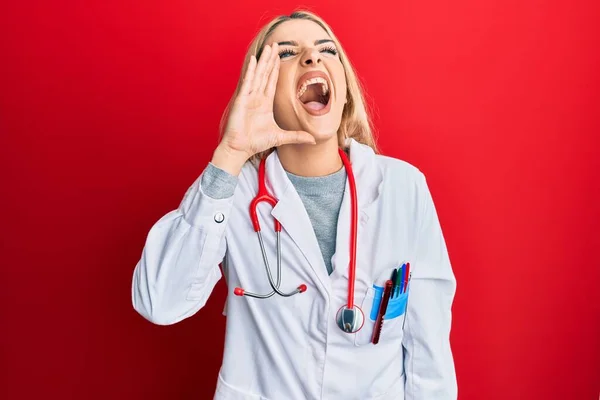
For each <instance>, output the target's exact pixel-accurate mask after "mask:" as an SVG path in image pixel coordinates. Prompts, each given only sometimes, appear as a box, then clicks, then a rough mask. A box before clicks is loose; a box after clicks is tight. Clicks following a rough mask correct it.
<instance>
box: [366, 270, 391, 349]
mask: <svg viewBox="0 0 600 400" xmlns="http://www.w3.org/2000/svg"><path fill="white" fill-rule="evenodd" d="M392 285H393V282H392V280H391V279H388V280H387V281H386V282H385V289H384V291H383V296H382V297H381V304H380V305H379V313H378V314H377V321H376V322H375V328H374V330H373V336H372V337H371V342H372V343H373V344H377V343H379V335H380V334H381V327H382V326H383V317H384V315H385V312H386V311H387V306H388V302H389V300H390V294H391V293H392Z"/></svg>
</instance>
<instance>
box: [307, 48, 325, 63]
mask: <svg viewBox="0 0 600 400" xmlns="http://www.w3.org/2000/svg"><path fill="white" fill-rule="evenodd" d="M321 61H322V59H321V53H320V52H319V51H318V50H317V49H312V50H308V51H306V53H305V54H304V56H303V57H302V65H304V66H308V65H317V64H320V63H321Z"/></svg>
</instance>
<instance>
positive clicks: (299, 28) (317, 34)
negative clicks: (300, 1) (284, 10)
mask: <svg viewBox="0 0 600 400" xmlns="http://www.w3.org/2000/svg"><path fill="white" fill-rule="evenodd" d="M319 39H331V37H330V36H329V35H328V34H327V32H325V30H324V29H323V28H322V27H321V26H320V25H319V24H317V23H316V22H313V21H310V20H305V19H294V20H290V21H285V22H284V23H282V24H281V25H279V26H278V27H277V28H275V30H274V31H273V33H271V35H270V36H269V38H268V39H267V41H266V44H268V45H271V44H272V43H275V42H283V41H291V40H293V41H296V42H298V43H299V44H303V43H307V44H308V43H310V44H312V43H314V42H315V40H319Z"/></svg>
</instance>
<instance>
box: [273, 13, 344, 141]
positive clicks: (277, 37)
mask: <svg viewBox="0 0 600 400" xmlns="http://www.w3.org/2000/svg"><path fill="white" fill-rule="evenodd" d="M273 43H279V57H280V59H281V62H280V67H279V78H278V81H277V89H276V92H275V100H274V104H273V113H274V116H275V121H276V122H277V124H278V125H279V127H281V128H282V129H284V130H294V131H296V130H303V131H306V132H308V133H310V134H311V135H313V136H314V137H315V139H316V141H317V142H323V141H327V140H332V138H335V140H337V131H338V128H339V126H340V122H341V120H342V111H343V110H344V104H345V103H346V75H345V73H344V66H343V65H342V63H341V61H340V58H339V55H338V50H337V47H336V45H335V43H334V42H333V41H332V40H331V37H330V36H329V35H328V34H327V32H325V30H323V28H321V27H320V26H319V25H318V24H316V23H315V22H312V21H308V20H291V21H286V22H284V23H282V24H281V25H279V26H278V27H277V28H276V29H275V30H274V31H273V33H272V34H271V35H270V36H269V38H268V39H267V41H266V44H268V45H272V44H273Z"/></svg>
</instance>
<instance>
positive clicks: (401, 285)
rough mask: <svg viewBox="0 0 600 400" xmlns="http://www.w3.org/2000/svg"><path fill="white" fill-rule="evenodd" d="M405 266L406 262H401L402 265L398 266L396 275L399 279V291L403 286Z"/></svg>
mask: <svg viewBox="0 0 600 400" xmlns="http://www.w3.org/2000/svg"><path fill="white" fill-rule="evenodd" d="M405 267H406V264H404V263H402V267H400V268H398V275H399V278H398V279H399V280H400V293H402V290H403V288H404V268H405Z"/></svg>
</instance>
